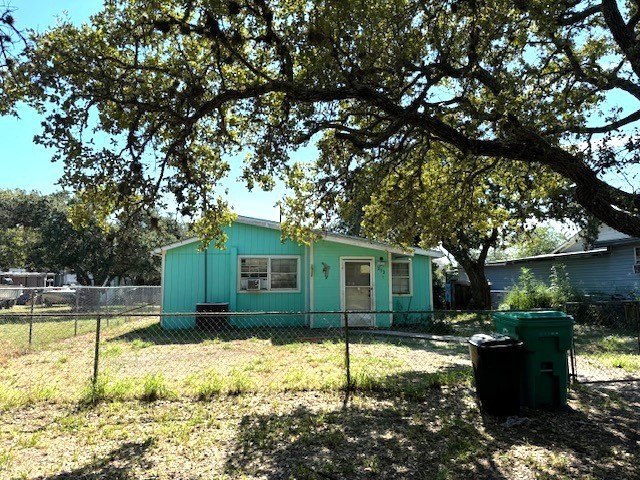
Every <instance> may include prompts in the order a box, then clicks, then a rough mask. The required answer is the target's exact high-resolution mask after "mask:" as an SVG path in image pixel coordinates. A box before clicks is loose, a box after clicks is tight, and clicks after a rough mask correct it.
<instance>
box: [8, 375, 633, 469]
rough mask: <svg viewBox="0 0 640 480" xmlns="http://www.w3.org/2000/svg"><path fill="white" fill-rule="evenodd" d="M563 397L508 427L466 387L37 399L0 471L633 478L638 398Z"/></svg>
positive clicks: (13, 431)
mask: <svg viewBox="0 0 640 480" xmlns="http://www.w3.org/2000/svg"><path fill="white" fill-rule="evenodd" d="M570 403H571V407H572V409H573V410H572V411H571V412H561V413H552V412H544V411H530V412H526V414H525V417H524V418H525V420H524V422H523V423H521V424H518V425H513V426H510V427H508V426H506V425H505V424H504V419H496V418H484V419H483V418H482V416H481V414H480V412H479V411H478V408H477V406H476V404H475V402H474V399H473V395H472V392H471V390H470V388H469V387H467V386H448V387H439V388H431V389H429V390H428V391H427V394H426V395H425V396H424V397H423V398H422V399H421V401H414V400H408V399H405V400H402V399H398V398H397V397H395V396H391V397H390V396H387V395H384V394H375V395H374V394H367V395H362V394H356V395H355V396H354V397H353V398H352V399H351V401H350V402H349V403H348V405H347V407H346V408H343V397H342V395H341V394H340V393H337V392H282V393H271V394H261V393H256V394H242V395H235V396H225V395H223V396H216V397H214V398H212V399H211V400H209V401H201V402H198V401H193V400H185V399H183V400H173V401H157V402H140V401H125V402H120V401H118V402H108V403H101V404H99V405H97V406H96V407H92V408H87V409H82V408H80V409H79V408H77V407H76V406H73V405H60V404H50V403H38V404H34V405H30V406H25V407H21V408H18V409H14V410H11V411H6V412H4V413H0V477H2V478H47V479H49V480H53V479H58V480H62V479H71V478H85V479H102V478H109V479H112V478H118V479H125V478H143V479H152V478H153V479H157V478H159V479H172V478H179V479H195V478H207V479H208V478H218V479H238V478H240V479H264V478H268V479H283V480H284V479H292V478H295V479H327V478H328V479H346V478H350V479H374V478H387V479H404V478H425V479H427V478H428V479H458V478H474V479H475V478H483V479H484V478H492V479H576V478H580V479H605V478H616V479H621V480H622V479H637V478H638V471H637V458H638V454H639V453H640V452H639V446H638V438H639V436H638V435H639V434H640V432H639V431H638V428H639V425H640V409H638V405H637V403H636V404H635V405H633V404H632V403H631V402H629V401H627V400H623V399H622V398H621V397H620V396H619V395H616V394H613V393H609V394H607V393H601V392H599V391H597V390H591V389H586V388H584V389H580V390H578V391H574V392H572V393H571V402H570Z"/></svg>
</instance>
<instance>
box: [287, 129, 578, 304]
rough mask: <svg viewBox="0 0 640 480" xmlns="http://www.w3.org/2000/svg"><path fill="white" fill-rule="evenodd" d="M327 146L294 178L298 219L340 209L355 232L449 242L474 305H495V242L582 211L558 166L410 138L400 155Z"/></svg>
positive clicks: (291, 211) (292, 202)
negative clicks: (345, 169) (346, 169)
mask: <svg viewBox="0 0 640 480" xmlns="http://www.w3.org/2000/svg"><path fill="white" fill-rule="evenodd" d="M336 143H338V145H337V146H336ZM321 147H322V150H321V151H322V157H321V159H320V160H319V161H318V163H317V164H316V165H315V166H314V168H313V169H312V173H311V174H310V175H308V176H305V177H301V179H299V180H298V181H297V182H295V183H294V182H291V183H290V186H291V188H292V189H293V195H292V196H291V197H290V198H288V199H287V200H286V202H285V204H284V206H285V211H286V212H287V214H288V217H289V218H290V219H292V220H293V224H294V225H298V224H302V223H304V222H305V221H307V220H308V218H309V217H308V215H309V212H312V213H311V214H312V215H313V216H314V217H313V218H312V222H310V223H313V221H315V220H316V219H320V218H327V217H331V216H334V215H335V214H336V213H337V215H338V216H339V217H340V218H341V219H342V220H341V222H340V226H341V227H343V229H344V230H345V231H347V232H352V233H354V232H356V233H360V234H363V235H366V236H368V237H372V238H375V239H378V240H383V241H388V242H392V243H395V244H400V245H403V246H406V247H409V246H412V245H422V246H425V247H429V246H433V245H438V244H442V246H443V247H444V248H446V249H447V250H448V251H449V253H451V254H452V255H453V257H454V258H455V260H456V261H457V263H458V264H459V265H460V266H461V267H462V268H464V270H465V272H466V273H467V275H468V276H469V280H470V283H471V292H472V306H473V307H474V308H488V307H489V305H490V291H489V285H488V282H487V279H486V276H485V272H484V264H485V261H486V259H487V255H488V253H489V251H490V249H492V248H493V249H495V248H497V247H500V246H503V245H505V244H508V243H509V242H514V241H516V239H517V238H520V237H521V236H522V235H524V234H525V233H526V231H527V228H530V227H528V222H529V221H530V220H531V219H537V220H542V219H546V218H554V217H563V216H573V217H575V218H576V219H581V218H580V214H581V209H578V208H576V207H575V205H573V204H572V203H571V195H570V194H569V193H568V192H569V186H568V184H567V182H566V181H565V180H564V179H563V178H562V177H561V176H559V175H557V174H555V173H554V172H551V171H550V170H545V169H542V168H538V169H535V170H534V169H528V170H527V166H526V165H520V164H518V165H511V164H508V163H504V162H501V161H498V160H495V161H491V162H487V161H484V160H482V159H479V158H477V157H465V158H460V157H459V156H458V155H456V153H455V152H454V151H452V150H451V149H449V148H445V147H442V146H437V145H436V146H431V145H421V144H415V145H408V146H407V147H406V148H405V149H404V151H403V154H402V159H401V161H396V162H394V161H393V159H387V158H385V157H384V154H379V155H378V156H377V157H376V158H371V157H370V158H364V159H361V158H358V156H359V151H357V150H354V149H349V148H348V145H346V144H344V142H342V141H340V140H338V139H332V140H331V141H329V140H328V139H325V140H324V141H323V142H321ZM347 155H352V156H353V157H352V158H351V159H347V158H345V157H346V156H347ZM331 156H334V157H338V158H331ZM380 156H382V157H383V158H382V159H380ZM356 160H358V161H359V163H361V164H362V165H363V166H362V167H360V168H359V169H357V170H355V171H354V172H353V173H352V174H350V176H349V177H348V179H347V180H346V181H343V180H342V179H343V178H344V177H343V175H342V173H341V172H340V169H341V168H342V167H341V166H342V165H344V164H348V163H354V162H355V161H356ZM389 163H395V166H394V168H393V169H389V168H386V165H387V164H389ZM327 165H332V166H335V168H334V169H329V168H328V167H327ZM479 172H481V173H479ZM297 216H300V217H299V218H298V217H297ZM294 233H295V232H294Z"/></svg>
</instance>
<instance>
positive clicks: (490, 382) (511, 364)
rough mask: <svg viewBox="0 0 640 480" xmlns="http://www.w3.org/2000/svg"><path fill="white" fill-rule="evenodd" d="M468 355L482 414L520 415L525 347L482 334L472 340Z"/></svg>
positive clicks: (515, 341) (518, 341)
mask: <svg viewBox="0 0 640 480" xmlns="http://www.w3.org/2000/svg"><path fill="white" fill-rule="evenodd" d="M469 352H470V353H471V363H472V364H473V375H474V377H475V380H476V392H477V394H478V399H479V400H480V404H481V406H482V411H483V412H484V413H487V414H489V415H517V414H518V413H520V396H521V393H520V390H521V383H522V382H521V376H522V369H523V358H524V344H523V343H522V342H521V341H520V340H515V339H513V338H509V337H507V336H504V335H486V334H483V333H479V334H476V335H473V336H472V337H471V338H469Z"/></svg>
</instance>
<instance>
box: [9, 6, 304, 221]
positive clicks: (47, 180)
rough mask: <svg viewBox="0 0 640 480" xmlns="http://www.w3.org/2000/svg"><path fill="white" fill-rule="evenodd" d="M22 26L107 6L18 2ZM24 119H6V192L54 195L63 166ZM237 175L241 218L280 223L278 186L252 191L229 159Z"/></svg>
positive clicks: (235, 199) (35, 121) (33, 122)
mask: <svg viewBox="0 0 640 480" xmlns="http://www.w3.org/2000/svg"><path fill="white" fill-rule="evenodd" d="M9 4H10V6H12V7H14V8H15V9H16V11H15V17H16V22H17V25H18V26H19V27H20V28H23V29H30V28H33V29H36V30H38V31H43V30H45V29H46V28H47V27H49V26H51V25H54V24H55V22H56V18H58V17H60V16H63V17H68V18H69V19H71V20H72V21H73V22H75V23H82V22H83V21H85V20H87V19H88V18H89V16H90V15H91V14H93V13H95V12H97V11H98V10H100V8H101V7H102V1H101V0H12V1H10V2H9ZM18 113H19V116H20V118H19V119H16V118H10V117H0V152H1V153H0V188H22V189H24V190H38V191H40V192H42V193H51V192H54V191H56V190H59V189H60V187H59V186H58V185H57V182H58V179H59V178H60V176H61V175H62V170H63V169H62V164H61V163H59V162H57V163H54V162H51V156H52V153H53V151H52V150H48V149H46V148H44V147H42V146H40V145H37V144H35V143H34V142H33V137H34V135H36V134H38V133H39V132H40V131H41V126H40V122H42V118H41V117H40V116H39V115H38V114H37V113H36V112H35V111H34V110H33V109H31V108H29V107H27V106H24V105H22V106H20V107H19V109H18ZM313 155H315V152H314V149H313V148H306V149H302V150H301V151H299V152H297V155H296V159H302V158H303V157H305V156H307V157H308V156H313ZM228 160H229V162H230V164H231V165H232V172H231V175H230V176H229V178H228V179H227V181H226V182H225V183H224V185H223V188H228V190H229V195H228V200H229V202H230V204H231V205H232V207H233V209H234V210H235V211H236V213H239V214H241V215H250V216H254V217H260V218H266V219H270V220H278V219H279V210H278V209H277V207H275V203H276V202H277V201H278V200H279V199H281V198H282V196H283V195H284V193H285V189H284V187H283V186H282V185H278V186H277V187H276V189H275V190H274V191H272V192H263V191H261V190H259V189H255V190H254V191H252V192H249V191H247V189H246V187H245V186H244V185H243V184H242V183H241V182H240V181H238V176H239V175H240V173H241V170H242V156H239V157H233V158H231V159H228Z"/></svg>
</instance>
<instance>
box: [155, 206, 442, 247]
mask: <svg viewBox="0 0 640 480" xmlns="http://www.w3.org/2000/svg"><path fill="white" fill-rule="evenodd" d="M235 221H236V222H239V223H243V224H245V225H253V226H256V227H262V228H270V229H272V230H280V223H278V222H274V221H271V220H263V219H259V218H253V217H244V216H241V215H238V217H236V220H235ZM318 234H319V235H320V236H321V237H322V238H323V239H324V240H327V241H329V242H334V243H341V244H344V245H354V246H358V247H362V248H371V249H373V250H380V251H383V252H390V253H395V254H398V255H409V256H413V255H422V256H427V257H433V258H440V257H442V256H443V254H442V252H440V251H438V250H425V249H423V248H419V247H413V248H411V249H409V250H405V249H402V248H399V247H395V246H393V245H390V244H387V243H382V242H374V241H371V240H367V239H365V238H357V237H351V236H348V235H340V234H336V233H331V232H318ZM198 240H199V239H198V238H196V237H194V238H188V239H186V240H182V241H180V242H175V243H171V244H169V245H165V246H163V247H159V248H156V249H154V250H152V252H151V253H152V254H153V255H161V254H162V252H166V251H167V250H172V249H174V248H179V247H182V246H184V245H189V244H190V243H194V242H197V241H198Z"/></svg>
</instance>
